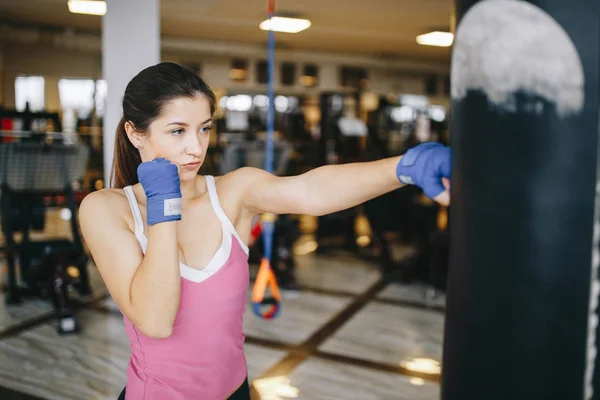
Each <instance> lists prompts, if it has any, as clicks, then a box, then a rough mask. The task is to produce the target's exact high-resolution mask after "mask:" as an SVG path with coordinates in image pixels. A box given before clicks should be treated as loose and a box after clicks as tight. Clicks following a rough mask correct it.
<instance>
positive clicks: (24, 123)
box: [0, 103, 62, 141]
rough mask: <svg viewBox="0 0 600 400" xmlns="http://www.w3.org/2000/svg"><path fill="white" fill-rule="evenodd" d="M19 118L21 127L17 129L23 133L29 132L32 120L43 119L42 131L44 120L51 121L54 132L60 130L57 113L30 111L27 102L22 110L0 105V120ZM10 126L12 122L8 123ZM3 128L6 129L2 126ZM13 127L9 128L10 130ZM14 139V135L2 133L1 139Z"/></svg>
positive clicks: (60, 125)
mask: <svg viewBox="0 0 600 400" xmlns="http://www.w3.org/2000/svg"><path fill="white" fill-rule="evenodd" d="M14 119H16V120H19V121H21V127H20V129H19V131H21V132H23V133H31V131H32V127H33V125H34V121H38V120H40V121H43V122H44V127H43V129H42V131H44V132H45V131H46V126H45V125H46V121H50V122H52V125H53V128H54V131H55V132H61V131H62V124H61V123H60V117H59V115H58V113H49V112H32V111H30V109H29V103H26V104H25V110H24V111H17V110H15V109H7V108H2V107H0V121H3V120H14ZM10 126H12V124H10ZM2 129H3V130H5V131H6V130H7V129H4V128H2ZM12 129H13V128H10V130H12ZM13 139H15V137H14V135H7V132H5V133H4V134H3V135H2V140H3V141H9V140H13Z"/></svg>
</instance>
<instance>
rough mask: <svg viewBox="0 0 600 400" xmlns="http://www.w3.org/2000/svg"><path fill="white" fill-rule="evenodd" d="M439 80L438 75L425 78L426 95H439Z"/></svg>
mask: <svg viewBox="0 0 600 400" xmlns="http://www.w3.org/2000/svg"><path fill="white" fill-rule="evenodd" d="M438 85H439V78H438V76H437V75H428V76H427V77H425V93H427V94H428V95H430V96H435V95H437V94H438Z"/></svg>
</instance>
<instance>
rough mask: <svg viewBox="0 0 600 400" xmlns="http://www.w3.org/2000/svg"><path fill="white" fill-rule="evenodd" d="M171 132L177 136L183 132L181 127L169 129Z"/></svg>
mask: <svg viewBox="0 0 600 400" xmlns="http://www.w3.org/2000/svg"><path fill="white" fill-rule="evenodd" d="M171 133H172V134H173V135H175V136H179V135H181V134H182V133H183V129H175V130H174V131H171Z"/></svg>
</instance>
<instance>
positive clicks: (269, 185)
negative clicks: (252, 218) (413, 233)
mask: <svg viewBox="0 0 600 400" xmlns="http://www.w3.org/2000/svg"><path fill="white" fill-rule="evenodd" d="M403 157H406V159H405V160H404V162H401V160H402V159H403ZM399 174H400V175H399ZM449 175H450V157H449V152H448V149H447V148H443V146H442V147H440V146H438V145H437V144H425V145H422V147H417V148H415V149H413V151H412V152H410V151H409V152H407V154H406V155H405V156H400V157H392V158H386V159H383V160H378V161H372V162H364V163H351V164H341V165H328V166H323V167H319V168H316V169H313V170H311V171H309V172H306V173H304V174H302V175H297V176H291V177H277V176H273V175H272V174H269V173H267V172H265V171H262V170H259V169H254V168H243V169H242V170H240V171H239V176H240V179H239V181H240V182H243V183H242V186H243V193H242V194H241V198H242V206H243V207H244V208H245V209H248V210H250V211H252V212H256V213H260V212H272V213H276V214H308V215H317V216H318V215H324V214H329V213H332V212H336V211H341V210H344V209H347V208H350V207H353V206H356V205H358V204H361V203H364V202H365V201H368V200H370V199H372V198H374V197H377V196H380V195H383V194H385V193H387V192H390V191H393V190H395V189H398V188H400V187H402V186H403V183H401V181H400V179H402V180H406V181H408V182H407V183H414V184H417V185H419V186H421V187H423V188H424V189H425V193H426V194H428V195H430V196H431V197H432V198H434V199H435V200H436V201H438V202H440V203H442V204H448V203H449V192H448V190H447V189H448V188H447V182H445V183H444V184H442V178H449ZM444 189H446V190H444Z"/></svg>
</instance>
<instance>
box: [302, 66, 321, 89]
mask: <svg viewBox="0 0 600 400" xmlns="http://www.w3.org/2000/svg"><path fill="white" fill-rule="evenodd" d="M300 80H301V81H302V85H303V86H304V87H315V86H317V83H318V81H319V68H318V67H317V66H316V65H315V64H306V65H305V66H304V73H303V74H302V78H300Z"/></svg>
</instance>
